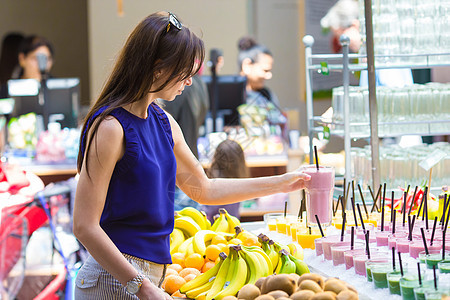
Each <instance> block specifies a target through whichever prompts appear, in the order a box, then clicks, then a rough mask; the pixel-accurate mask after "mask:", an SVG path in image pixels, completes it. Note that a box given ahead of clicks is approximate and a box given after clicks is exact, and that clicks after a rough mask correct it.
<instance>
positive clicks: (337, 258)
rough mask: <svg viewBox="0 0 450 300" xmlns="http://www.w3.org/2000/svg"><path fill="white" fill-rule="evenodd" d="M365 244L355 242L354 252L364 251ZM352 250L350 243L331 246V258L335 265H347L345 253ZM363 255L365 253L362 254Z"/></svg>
mask: <svg viewBox="0 0 450 300" xmlns="http://www.w3.org/2000/svg"><path fill="white" fill-rule="evenodd" d="M364 247H365V246H364V243H362V242H355V243H354V244H353V250H355V249H364ZM349 250H351V247H350V242H344V243H342V244H335V245H332V246H331V258H332V260H333V265H335V266H339V265H343V264H345V252H346V251H349ZM362 254H363V253H362Z"/></svg>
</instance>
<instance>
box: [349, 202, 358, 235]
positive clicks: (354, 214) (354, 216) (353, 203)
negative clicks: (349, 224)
mask: <svg viewBox="0 0 450 300" xmlns="http://www.w3.org/2000/svg"><path fill="white" fill-rule="evenodd" d="M350 200H351V201H352V211H353V219H354V220H355V226H356V228H358V219H357V218H356V208H355V198H353V197H352V198H350Z"/></svg>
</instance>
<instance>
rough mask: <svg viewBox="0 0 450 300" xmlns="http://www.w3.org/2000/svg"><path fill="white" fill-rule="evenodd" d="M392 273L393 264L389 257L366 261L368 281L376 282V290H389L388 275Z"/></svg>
mask: <svg viewBox="0 0 450 300" xmlns="http://www.w3.org/2000/svg"><path fill="white" fill-rule="evenodd" d="M390 271H392V263H391V262H390V260H389V258H388V257H376V258H371V259H368V260H367V261H366V277H367V281H369V282H372V281H373V282H374V284H375V288H387V287H388V286H387V278H386V274H387V273H388V272H390Z"/></svg>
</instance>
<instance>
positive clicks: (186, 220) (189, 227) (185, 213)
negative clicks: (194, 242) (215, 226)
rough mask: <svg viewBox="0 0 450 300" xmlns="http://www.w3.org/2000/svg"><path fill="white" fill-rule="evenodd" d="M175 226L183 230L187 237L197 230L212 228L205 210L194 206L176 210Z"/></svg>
mask: <svg viewBox="0 0 450 300" xmlns="http://www.w3.org/2000/svg"><path fill="white" fill-rule="evenodd" d="M174 228H176V229H180V230H181V231H183V233H184V235H185V236H186V237H191V236H194V235H195V234H196V233H197V231H200V230H208V229H210V228H211V222H210V221H209V220H208V218H207V217H206V214H205V212H203V211H199V210H197V209H195V208H193V207H185V208H183V209H182V210H179V211H176V212H175V224H174Z"/></svg>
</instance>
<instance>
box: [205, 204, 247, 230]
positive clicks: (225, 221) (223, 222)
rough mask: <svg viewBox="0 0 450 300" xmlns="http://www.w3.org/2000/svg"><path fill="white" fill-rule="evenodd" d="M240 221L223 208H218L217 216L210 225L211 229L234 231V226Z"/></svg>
mask: <svg viewBox="0 0 450 300" xmlns="http://www.w3.org/2000/svg"><path fill="white" fill-rule="evenodd" d="M240 225H241V222H240V221H239V219H238V218H236V217H235V216H232V215H230V214H229V213H228V212H227V210H226V209H225V208H220V209H219V217H218V218H217V219H216V220H215V221H214V223H213V224H212V226H211V230H212V231H216V232H226V233H232V234H234V233H235V228H236V226H240Z"/></svg>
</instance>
